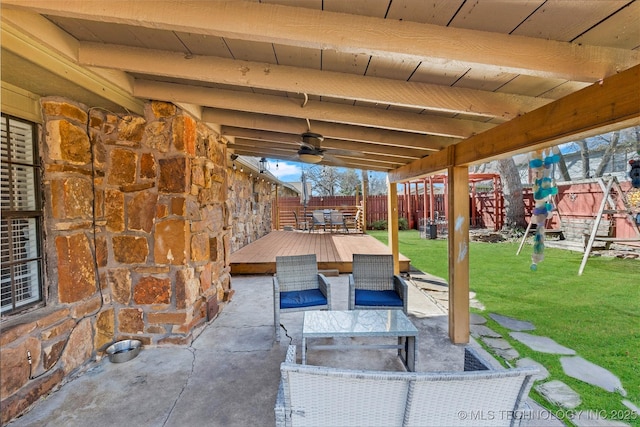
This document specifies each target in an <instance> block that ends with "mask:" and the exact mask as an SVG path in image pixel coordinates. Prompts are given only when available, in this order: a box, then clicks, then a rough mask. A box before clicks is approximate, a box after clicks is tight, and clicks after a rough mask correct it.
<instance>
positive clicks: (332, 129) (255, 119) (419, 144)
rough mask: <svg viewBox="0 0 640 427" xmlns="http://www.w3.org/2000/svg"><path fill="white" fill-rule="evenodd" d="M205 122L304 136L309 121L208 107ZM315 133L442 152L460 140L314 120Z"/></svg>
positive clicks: (347, 139)
mask: <svg viewBox="0 0 640 427" xmlns="http://www.w3.org/2000/svg"><path fill="white" fill-rule="evenodd" d="M202 120H204V121H205V122H209V123H216V124H220V125H222V126H223V129H224V128H226V127H227V126H231V127H238V128H249V129H259V130H265V131H272V132H281V133H291V134H297V135H300V134H302V133H304V132H307V131H308V130H309V129H308V127H307V122H306V121H305V120H301V119H292V118H287V117H279V116H270V115H266V114H255V113H243V112H240V111H229V110H222V109H217V108H207V109H205V111H203V113H202ZM310 124H311V132H315V133H319V134H321V135H323V136H324V137H325V138H333V139H342V140H346V141H357V142H369V143H372V144H381V145H393V146H397V147H404V148H415V149H419V150H427V151H438V150H441V149H442V148H443V147H446V146H449V145H452V144H455V143H457V142H459V141H460V139H456V138H444V137H441V136H433V135H419V134H414V133H403V132H397V131H393V130H386V129H376V128H368V127H361V126H351V125H341V124H330V123H324V122H316V121H311V122H310Z"/></svg>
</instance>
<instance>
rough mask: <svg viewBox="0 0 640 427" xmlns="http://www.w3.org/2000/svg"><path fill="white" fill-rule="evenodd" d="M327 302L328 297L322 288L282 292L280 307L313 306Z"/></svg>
mask: <svg viewBox="0 0 640 427" xmlns="http://www.w3.org/2000/svg"><path fill="white" fill-rule="evenodd" d="M326 304H327V298H325V296H324V295H323V294H322V292H320V289H308V290H306V291H289V292H280V308H299V307H313V306H314V305H326Z"/></svg>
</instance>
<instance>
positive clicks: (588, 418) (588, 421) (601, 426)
mask: <svg viewBox="0 0 640 427" xmlns="http://www.w3.org/2000/svg"><path fill="white" fill-rule="evenodd" d="M569 419H570V420H571V422H572V423H573V424H575V425H576V427H629V424H627V423H625V422H622V421H618V420H610V419H607V418H605V414H603V413H598V412H594V411H578V412H576V413H575V414H573V415H572V416H570V417H569Z"/></svg>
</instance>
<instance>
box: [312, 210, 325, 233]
mask: <svg viewBox="0 0 640 427" xmlns="http://www.w3.org/2000/svg"><path fill="white" fill-rule="evenodd" d="M312 215H313V216H312V217H311V219H312V221H313V222H312V224H311V227H309V232H311V231H313V230H315V229H316V228H319V227H322V229H323V230H324V231H327V223H326V222H325V219H324V211H322V210H319V209H317V210H314V211H313V214H312Z"/></svg>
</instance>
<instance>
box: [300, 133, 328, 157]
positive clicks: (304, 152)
mask: <svg viewBox="0 0 640 427" xmlns="http://www.w3.org/2000/svg"><path fill="white" fill-rule="evenodd" d="M301 138H302V141H301V142H300V149H299V150H298V158H299V159H300V160H301V161H303V162H305V163H320V162H321V161H322V159H324V152H325V150H323V149H322V148H320V143H321V142H322V141H324V136H322V135H320V134H319V133H313V132H305V133H303V134H302V135H301Z"/></svg>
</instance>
